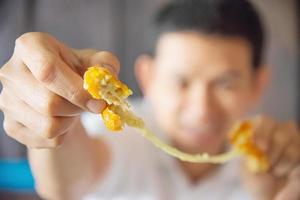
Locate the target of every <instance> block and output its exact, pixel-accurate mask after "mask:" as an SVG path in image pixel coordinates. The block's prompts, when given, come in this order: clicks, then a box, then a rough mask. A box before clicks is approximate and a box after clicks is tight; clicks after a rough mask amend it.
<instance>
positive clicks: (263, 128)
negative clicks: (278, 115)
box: [253, 116, 278, 154]
mask: <svg viewBox="0 0 300 200" xmlns="http://www.w3.org/2000/svg"><path fill="white" fill-rule="evenodd" d="M253 124H254V140H255V143H256V144H257V145H258V146H259V147H260V148H261V149H262V150H263V151H264V152H265V153H266V154H270V153H271V149H272V135H273V133H274V131H276V129H277V128H278V123H277V122H276V121H275V120H272V119H271V118H268V117H264V116H257V117H256V118H254V119H253Z"/></svg>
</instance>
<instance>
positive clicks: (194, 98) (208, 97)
mask: <svg viewBox="0 0 300 200" xmlns="http://www.w3.org/2000/svg"><path fill="white" fill-rule="evenodd" d="M217 109H218V106H217V103H216V100H215V97H214V95H213V91H212V89H211V88H210V86H209V85H207V84H203V83H197V84H194V85H192V86H191V87H190V89H189V91H188V93H187V99H186V101H185V111H186V114H187V116H188V118H189V121H190V123H191V122H192V123H193V124H195V125H196V124H199V123H201V124H202V123H203V124H206V123H211V122H212V121H213V119H214V118H215V117H216V115H217Z"/></svg>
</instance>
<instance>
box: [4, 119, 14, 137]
mask: <svg viewBox="0 0 300 200" xmlns="http://www.w3.org/2000/svg"><path fill="white" fill-rule="evenodd" d="M3 129H4V131H5V133H6V134H7V135H8V136H10V137H12V138H14V137H15V135H16V127H15V126H14V124H12V123H11V121H9V120H7V119H4V121H3Z"/></svg>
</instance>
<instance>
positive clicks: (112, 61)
mask: <svg viewBox="0 0 300 200" xmlns="http://www.w3.org/2000/svg"><path fill="white" fill-rule="evenodd" d="M73 51H74V52H75V54H76V55H77V56H78V57H79V58H80V59H81V60H82V63H83V66H84V67H83V70H84V71H83V72H81V74H82V75H83V74H84V72H85V70H86V69H87V67H90V66H94V65H97V64H101V65H102V66H103V67H106V68H108V69H109V70H110V72H111V73H113V74H115V75H116V76H117V75H118V74H119V72H120V62H119V60H118V58H117V57H116V56H115V55H113V54H112V53H110V52H107V51H96V50H92V49H85V50H73Z"/></svg>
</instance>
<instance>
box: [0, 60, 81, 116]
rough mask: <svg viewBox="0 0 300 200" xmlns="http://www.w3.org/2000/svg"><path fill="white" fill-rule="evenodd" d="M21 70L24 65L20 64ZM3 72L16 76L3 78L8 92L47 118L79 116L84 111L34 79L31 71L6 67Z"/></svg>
mask: <svg viewBox="0 0 300 200" xmlns="http://www.w3.org/2000/svg"><path fill="white" fill-rule="evenodd" d="M19 66H20V68H25V66H23V67H22V64H19ZM2 70H4V71H7V70H10V71H11V72H10V73H13V74H15V78H14V79H13V80H7V79H6V78H5V77H3V78H2V83H3V84H5V87H6V90H7V91H11V92H13V93H14V94H15V95H17V96H18V97H19V98H20V99H21V100H23V101H24V102H25V103H26V104H28V105H29V106H30V107H31V108H32V109H34V110H36V111H37V112H39V113H41V114H42V115H45V116H74V115H79V114H80V113H81V112H82V109H81V108H79V107H78V106H75V105H74V104H72V103H70V102H69V101H67V100H65V99H64V98H62V97H60V96H58V95H56V94H55V93H53V92H51V91H50V90H48V89H47V88H46V87H45V86H43V85H41V84H39V82H38V81H37V80H36V79H35V78H34V77H33V75H32V74H31V73H30V72H29V70H27V71H24V72H20V70H14V69H13V68H9V67H7V68H6V67H4V68H3V69H2Z"/></svg>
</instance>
